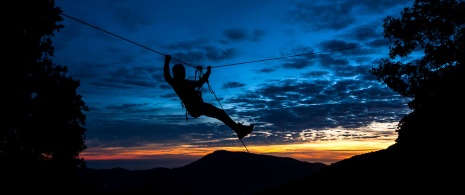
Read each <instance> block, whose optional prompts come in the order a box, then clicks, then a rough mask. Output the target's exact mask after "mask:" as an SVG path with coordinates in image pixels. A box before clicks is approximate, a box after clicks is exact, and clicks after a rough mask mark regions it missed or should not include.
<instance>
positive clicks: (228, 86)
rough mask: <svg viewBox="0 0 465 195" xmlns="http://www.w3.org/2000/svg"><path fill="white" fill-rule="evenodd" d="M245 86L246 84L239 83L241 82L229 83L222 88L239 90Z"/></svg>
mask: <svg viewBox="0 0 465 195" xmlns="http://www.w3.org/2000/svg"><path fill="white" fill-rule="evenodd" d="M245 85H246V84H244V83H239V82H227V83H223V86H221V89H229V88H239V87H244V86H245Z"/></svg>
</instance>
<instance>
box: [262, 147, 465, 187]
mask: <svg viewBox="0 0 465 195" xmlns="http://www.w3.org/2000/svg"><path fill="white" fill-rule="evenodd" d="M442 152H444V151H442ZM437 154H440V153H435V152H434V151H413V150H409V151H405V150H401V149H400V147H398V146H397V145H393V146H391V147H389V148H387V149H383V150H380V151H376V152H370V153H366V154H362V155H356V156H353V157H351V158H349V159H345V160H342V161H339V162H336V163H333V164H331V165H329V166H327V167H326V168H323V169H322V170H320V171H318V172H315V173H313V174H309V175H307V176H305V177H302V178H299V179H296V180H293V181H290V182H286V183H285V184H282V185H278V186H275V187H272V188H269V189H266V190H264V191H261V192H259V193H257V195H268V194H334V193H373V194H386V193H396V194H397V193H407V192H411V193H415V194H420V193H428V194H430V193H439V194H456V193H458V192H460V191H461V192H463V191H464V190H463V187H462V185H463V182H462V181H461V180H462V179H460V178H462V177H463V175H462V174H461V173H460V174H457V172H459V170H461V169H462V168H461V167H460V168H459V167H458V166H456V165H457V161H455V162H450V159H438V158H437V157H438V155H437ZM449 157H452V156H449ZM460 172H462V171H460ZM459 175H460V176H459Z"/></svg>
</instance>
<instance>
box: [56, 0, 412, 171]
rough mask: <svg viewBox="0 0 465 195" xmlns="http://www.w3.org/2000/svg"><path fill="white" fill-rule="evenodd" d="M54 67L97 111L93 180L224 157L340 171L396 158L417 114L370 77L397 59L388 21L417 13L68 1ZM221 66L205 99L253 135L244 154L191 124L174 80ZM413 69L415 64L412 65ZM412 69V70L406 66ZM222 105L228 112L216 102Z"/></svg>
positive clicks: (257, 0) (212, 123)
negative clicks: (104, 172)
mask: <svg viewBox="0 0 465 195" xmlns="http://www.w3.org/2000/svg"><path fill="white" fill-rule="evenodd" d="M55 3H56V6H58V7H61V9H62V10H63V18H64V21H63V22H62V24H64V25H65V27H64V28H63V29H61V30H60V31H59V32H55V36H53V39H52V40H53V45H54V46H55V56H54V57H53V60H54V62H55V63H56V64H59V65H63V66H67V67H68V68H69V72H68V74H67V75H68V76H71V77H73V78H74V79H77V80H80V83H81V85H80V87H79V88H78V93H79V94H81V95H82V97H83V100H84V101H85V102H86V104H87V105H88V106H89V108H90V111H89V112H87V113H86V115H87V120H86V126H85V127H86V129H87V132H86V143H85V144H86V145H87V147H88V148H87V149H86V150H85V151H84V152H82V153H81V155H80V157H82V158H84V159H85V160H86V162H87V164H88V166H89V167H91V168H115V167H122V168H126V169H131V170H139V169H148V168H155V167H167V168H174V167H179V166H183V165H186V164H188V163H191V162H193V161H195V160H197V159H199V158H201V157H202V156H205V155H206V154H209V153H211V152H213V151H215V150H229V151H244V152H250V153H254V154H267V155H274V156H282V157H291V158H295V159H297V160H302V161H307V162H323V163H326V164H330V163H333V162H336V161H339V160H342V159H345V158H349V157H351V156H353V155H357V154H362V153H367V152H371V151H376V150H380V149H384V148H387V147H388V146H390V145H392V144H393V143H394V140H395V139H396V138H397V133H396V132H395V128H396V125H397V123H398V121H399V120H400V119H401V118H402V117H403V116H405V115H406V114H407V113H409V112H410V110H409V109H408V107H407V102H408V99H406V98H403V97H400V95H399V94H397V93H395V92H393V91H392V90H391V89H389V88H387V87H386V86H385V85H383V84H382V83H380V82H378V81H377V80H376V78H375V77H374V76H372V75H371V74H370V73H369V72H368V71H369V70H370V69H371V68H373V67H378V64H379V61H380V60H381V58H388V50H389V46H391V45H392V44H391V43H389V40H387V39H384V37H383V33H382V32H383V28H382V24H383V19H384V18H385V17H386V16H388V15H390V16H393V17H400V12H401V11H402V9H403V8H404V7H408V6H411V4H412V3H413V1H409V0H383V1H372V0H357V1H355V0H347V1H344V0H338V1H327V0H325V1H322V0H313V1H302V0H300V1H298V0H289V1H281V0H253V1H250V0H234V1H233V0H230V1H226V0H196V1H187V0H170V1H162V0H150V1H149V0H138V1H131V0H116V1H115V0H112V1H110V0H99V1H91V0H81V1H74V0H57V1H55ZM165 54H169V55H171V56H172V57H173V60H172V63H171V67H172V66H173V65H174V64H175V63H178V61H179V62H184V63H187V65H186V74H187V76H188V78H189V79H194V76H195V69H194V68H192V67H191V66H203V67H207V66H212V67H213V68H212V73H211V76H210V79H209V83H210V87H211V89H212V92H213V93H212V92H210V91H209V90H208V89H209V86H208V85H207V84H205V85H204V90H203V98H204V100H205V101H206V102H208V103H211V104H213V105H215V106H217V107H219V108H223V109H224V110H225V111H226V113H228V114H229V115H230V116H231V118H233V120H234V121H237V122H243V123H244V124H255V130H254V131H253V132H252V134H250V136H247V137H245V138H244V139H243V140H242V141H243V142H241V141H240V140H239V139H237V136H236V134H235V133H234V132H233V131H232V130H231V129H229V128H228V127H227V126H226V125H224V124H223V123H221V122H220V121H218V120H216V119H213V118H208V117H205V116H201V117H199V118H192V117H190V116H189V119H188V120H186V111H185V110H184V109H183V107H182V106H181V102H180V100H179V98H178V97H177V96H176V94H175V93H174V91H173V90H172V88H171V87H170V86H169V85H168V84H167V83H166V82H165V80H164V78H163V61H164V55H165ZM403 60H404V59H403ZM405 60H409V59H405ZM217 98H218V99H217Z"/></svg>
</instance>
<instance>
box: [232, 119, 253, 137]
mask: <svg viewBox="0 0 465 195" xmlns="http://www.w3.org/2000/svg"><path fill="white" fill-rule="evenodd" d="M237 125H238V127H237V128H236V129H235V130H234V131H235V132H236V134H237V137H238V138H239V140H242V138H244V137H245V136H246V135H248V134H250V133H251V132H252V131H253V128H254V126H255V125H249V126H244V125H242V124H240V123H237Z"/></svg>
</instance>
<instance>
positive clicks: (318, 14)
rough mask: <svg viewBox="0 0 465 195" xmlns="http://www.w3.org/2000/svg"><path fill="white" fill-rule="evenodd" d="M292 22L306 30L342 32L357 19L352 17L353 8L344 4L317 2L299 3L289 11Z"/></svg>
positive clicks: (289, 18)
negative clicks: (316, 3) (317, 3)
mask: <svg viewBox="0 0 465 195" xmlns="http://www.w3.org/2000/svg"><path fill="white" fill-rule="evenodd" d="M287 20H289V21H290V22H294V23H298V24H300V25H302V26H303V27H304V28H305V29H306V30H309V31H310V30H312V31H315V30H317V31H318V30H319V31H324V30H328V29H331V30H341V29H343V28H346V27H347V26H349V25H351V24H352V23H354V21H355V17H354V16H353V15H351V7H346V6H344V4H340V3H337V4H324V5H323V4H319V5H315V2H313V1H312V2H311V3H310V2H298V3H297V4H295V6H294V7H293V8H292V9H291V10H290V11H289V13H288V18H287Z"/></svg>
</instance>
